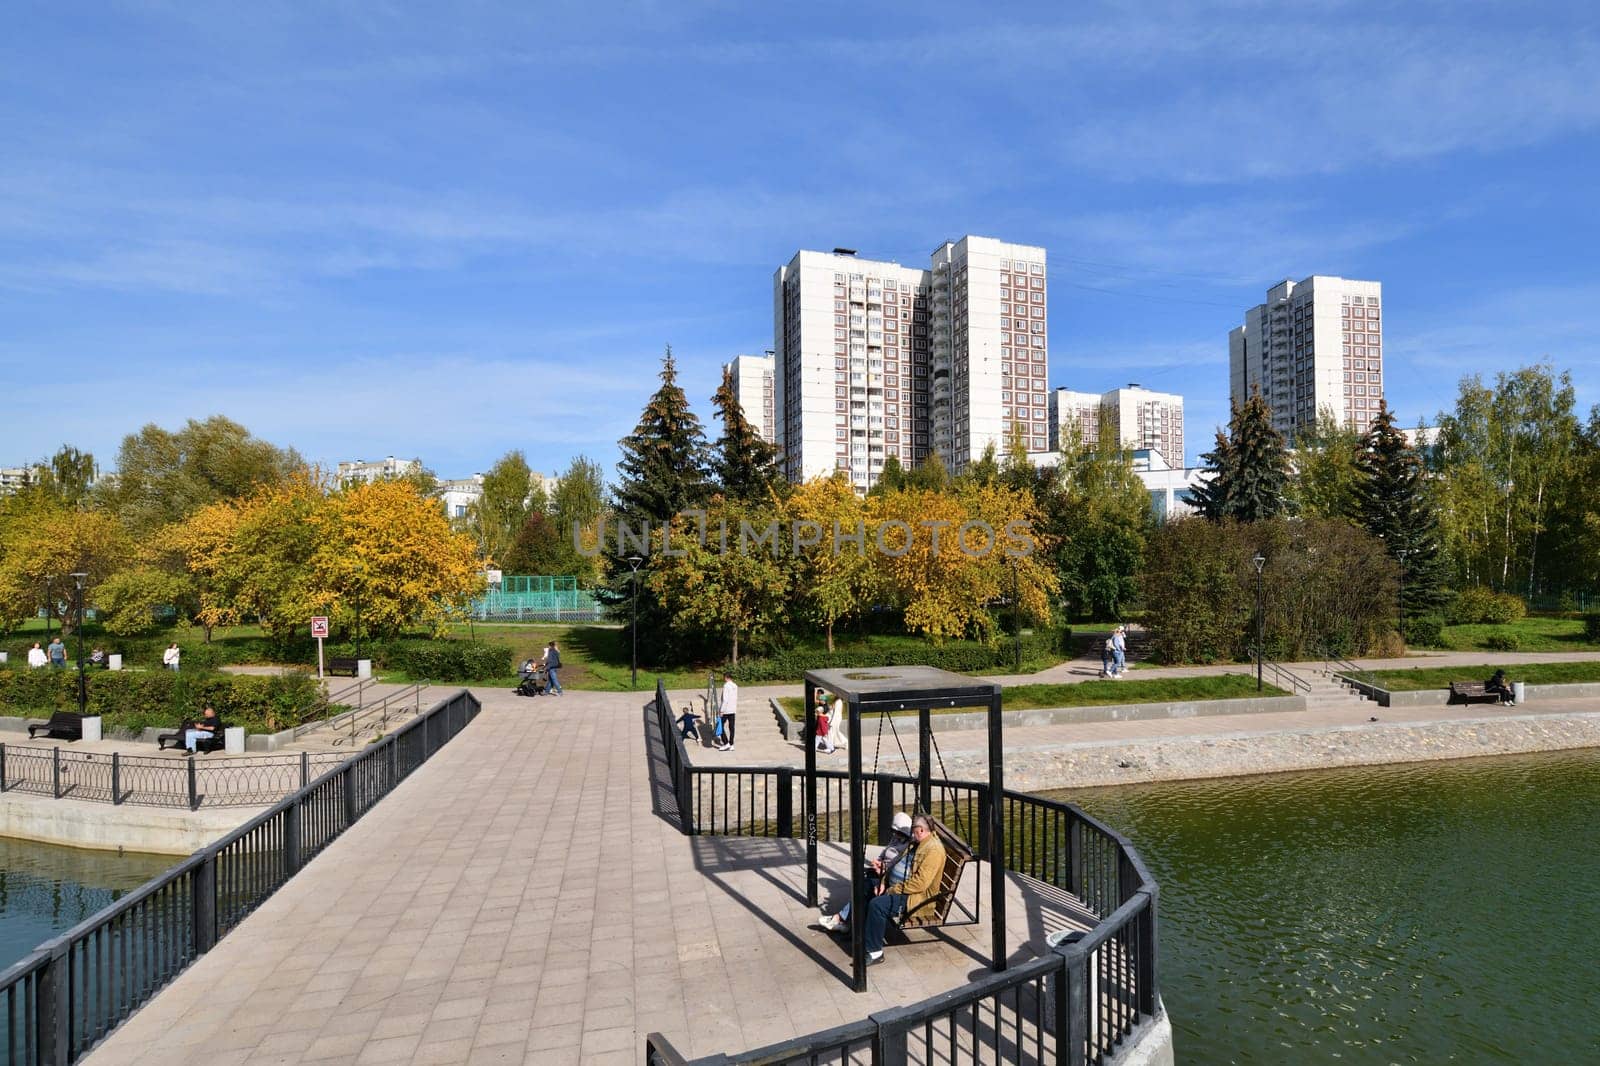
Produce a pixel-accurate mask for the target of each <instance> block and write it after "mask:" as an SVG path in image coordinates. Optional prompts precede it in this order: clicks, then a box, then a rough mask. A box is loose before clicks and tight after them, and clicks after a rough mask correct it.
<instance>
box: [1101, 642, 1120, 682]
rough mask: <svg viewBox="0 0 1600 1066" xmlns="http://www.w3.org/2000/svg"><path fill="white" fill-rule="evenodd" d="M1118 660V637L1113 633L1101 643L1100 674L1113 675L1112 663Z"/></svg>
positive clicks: (1102, 675)
mask: <svg viewBox="0 0 1600 1066" xmlns="http://www.w3.org/2000/svg"><path fill="white" fill-rule="evenodd" d="M1116 661H1117V638H1116V635H1115V634H1113V635H1111V636H1109V637H1107V638H1106V639H1105V643H1103V644H1101V645H1100V676H1101V677H1111V676H1112V673H1111V664H1112V663H1114V662H1116Z"/></svg>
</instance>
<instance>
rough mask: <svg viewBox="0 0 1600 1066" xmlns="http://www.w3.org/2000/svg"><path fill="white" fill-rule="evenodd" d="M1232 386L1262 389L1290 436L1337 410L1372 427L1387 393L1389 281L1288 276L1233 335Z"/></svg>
mask: <svg viewBox="0 0 1600 1066" xmlns="http://www.w3.org/2000/svg"><path fill="white" fill-rule="evenodd" d="M1228 379H1229V393H1230V395H1231V396H1232V399H1233V402H1234V403H1235V404H1243V403H1244V402H1245V400H1247V399H1249V398H1250V394H1251V392H1252V391H1254V390H1255V389H1260V390H1261V396H1262V398H1263V399H1265V400H1266V402H1267V406H1268V407H1269V408H1270V409H1271V411H1272V424H1273V426H1274V427H1275V428H1277V430H1278V431H1279V432H1280V433H1282V434H1283V435H1284V437H1285V438H1286V439H1289V440H1291V441H1292V440H1293V439H1294V437H1295V435H1296V434H1298V433H1301V432H1305V431H1308V430H1310V429H1313V428H1314V427H1315V426H1316V421H1317V413H1318V412H1319V411H1321V410H1324V409H1326V410H1328V411H1331V412H1332V413H1333V415H1334V417H1335V418H1337V419H1338V420H1339V423H1340V425H1343V426H1347V427H1349V428H1351V429H1354V430H1356V431H1357V432H1365V430H1366V428H1367V426H1368V425H1369V424H1370V423H1371V422H1372V419H1373V416H1374V415H1376V414H1377V411H1378V405H1379V402H1380V401H1381V400H1382V399H1383V382H1384V366H1383V285H1382V283H1380V282H1376V281H1353V280H1350V279H1348V278H1340V277H1332V276H1329V275H1322V274H1317V275H1313V276H1311V277H1309V278H1306V279H1305V280H1304V281H1300V282H1293V281H1288V280H1285V281H1282V282H1279V283H1278V284H1277V285H1274V286H1273V287H1272V288H1271V289H1269V290H1267V301H1266V303H1263V304H1257V305H1256V306H1255V307H1252V308H1250V309H1249V310H1248V311H1246V312H1245V315H1244V325H1242V326H1237V327H1235V328H1234V329H1233V331H1232V332H1230V333H1229V334H1228Z"/></svg>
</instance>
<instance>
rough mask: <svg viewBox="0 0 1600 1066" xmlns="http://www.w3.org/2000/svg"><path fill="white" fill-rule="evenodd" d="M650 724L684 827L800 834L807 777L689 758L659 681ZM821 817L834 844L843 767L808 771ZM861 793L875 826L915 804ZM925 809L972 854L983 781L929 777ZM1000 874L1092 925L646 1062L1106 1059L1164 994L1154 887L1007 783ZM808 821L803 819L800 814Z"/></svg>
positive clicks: (983, 827) (1112, 846)
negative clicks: (849, 1012) (845, 1015)
mask: <svg viewBox="0 0 1600 1066" xmlns="http://www.w3.org/2000/svg"><path fill="white" fill-rule="evenodd" d="M655 704H656V719H657V722H658V724H659V726H660V729H661V736H662V739H663V741H664V744H665V748H666V753H667V755H666V758H667V765H668V767H669V770H670V772H671V777H672V781H673V785H674V793H675V795H676V799H677V806H678V817H679V826H680V828H681V829H682V830H683V832H684V833H685V834H686V835H690V836H694V835H709V836H757V837H794V836H796V835H797V834H796V832H795V829H796V820H795V812H796V811H797V810H798V811H801V812H802V813H803V810H804V799H803V797H802V796H801V791H802V788H803V784H804V778H805V775H804V773H803V772H802V771H799V770H796V769H793V768H790V767H756V766H692V765H690V764H689V761H688V755H687V753H686V752H685V750H684V747H683V742H682V740H681V739H680V738H679V737H678V736H677V734H676V731H675V730H673V729H672V718H671V715H672V708H671V705H670V703H669V701H668V700H667V696H666V691H665V688H664V687H663V686H662V685H661V684H660V683H659V682H658V683H657V685H656V701H655ZM817 776H818V778H819V780H818V788H817V808H818V810H817V825H818V829H819V833H820V835H821V837H822V839H825V840H837V839H840V838H841V837H842V836H844V833H845V831H846V830H847V829H848V825H849V820H848V816H849V813H850V812H849V810H848V796H849V793H848V789H847V788H846V787H845V786H846V784H847V779H848V775H847V774H845V773H844V772H843V771H839V770H819V771H818V772H817ZM867 782H868V788H867V791H866V793H865V795H864V797H863V802H865V803H866V804H867V805H868V807H869V812H868V814H869V816H872V815H875V816H876V822H877V825H878V828H879V832H880V834H881V835H882V836H887V835H888V830H889V825H890V820H891V819H892V818H893V817H894V812H895V811H896V810H901V809H905V808H908V807H910V806H912V805H913V804H914V803H915V801H916V784H917V783H916V779H915V778H914V777H909V776H904V775H897V774H872V775H869V776H868V778H867ZM932 784H933V790H934V792H933V803H934V811H933V813H934V814H936V815H938V816H939V817H940V818H941V819H942V820H944V821H945V822H946V823H947V824H950V825H952V826H955V827H957V831H958V832H960V831H962V830H961V827H962V826H971V827H974V830H975V835H976V837H977V839H976V840H975V841H974V843H975V847H976V851H977V853H978V854H979V855H980V856H986V855H988V854H989V846H988V840H987V839H986V834H987V826H988V824H989V819H988V818H987V817H986V815H987V813H988V804H989V803H990V802H991V797H990V796H989V789H988V786H987V785H986V784H979V783H976V782H965V781H948V780H935V781H933V782H932ZM1000 802H1002V803H1004V804H1005V811H1004V815H1005V817H1004V824H1005V839H1004V840H1003V841H1002V848H1003V854H1004V857H1005V862H1006V868H1007V869H1008V870H1010V871H1012V872H1014V873H1017V874H1020V875H1022V876H1024V877H1027V878H1030V879H1032V880H1034V881H1037V882H1039V883H1040V885H1041V887H1044V886H1048V887H1049V888H1053V889H1057V890H1060V891H1062V892H1067V893H1070V894H1072V895H1074V896H1076V897H1077V898H1078V899H1079V900H1080V901H1081V902H1082V903H1083V905H1084V907H1085V908H1086V909H1088V910H1089V911H1090V912H1091V913H1092V914H1093V915H1094V916H1095V918H1096V919H1097V921H1096V924H1095V926H1094V928H1093V929H1092V930H1090V931H1089V932H1087V933H1084V934H1080V935H1075V936H1073V937H1069V938H1068V939H1067V940H1066V941H1065V942H1063V943H1061V944H1060V945H1058V946H1056V947H1054V948H1053V949H1052V951H1051V953H1050V954H1048V955H1044V956H1041V957H1040V958H1037V959H1031V960H1029V961H1027V962H1025V963H1022V964H1020V965H1017V966H1013V967H1011V968H1010V969H1008V970H1006V971H1004V972H1002V973H998V974H990V975H987V976H985V977H982V978H979V979H977V980H974V981H972V982H970V983H968V984H966V985H963V986H962V987H960V988H958V989H954V990H952V991H950V992H946V993H943V994H941V995H938V996H935V997H933V998H931V999H928V1000H924V1001H923V1002H921V1003H917V1004H914V1005H911V1006H907V1007H900V1008H895V1009H893V1010H889V1011H883V1012H880V1013H878V1014H874V1015H872V1016H870V1017H868V1018H865V1019H862V1020H861V1021H858V1022H852V1023H850V1024H848V1025H843V1026H839V1027H837V1028H835V1029H829V1030H826V1031H824V1032H820V1033H812V1034H810V1035H808V1036H803V1037H798V1038H796V1039H794V1040H789V1041H784V1042H782V1043H779V1044H773V1045H771V1046H769V1047H765V1048H758V1049H756V1050H753V1051H745V1052H738V1053H730V1054H726V1055H716V1056H711V1057H708V1058H703V1059H694V1060H690V1059H686V1058H684V1057H683V1056H682V1055H680V1054H679V1053H678V1052H677V1051H676V1049H674V1048H673V1046H672V1044H671V1042H670V1041H669V1040H667V1039H666V1038H665V1037H663V1036H662V1035H661V1034H659V1033H651V1034H650V1035H649V1037H648V1038H647V1040H646V1045H645V1053H646V1059H647V1062H649V1063H650V1064H652V1066H712V1064H719V1066H722V1064H734V1063H761V1064H763V1066H767V1064H771V1066H777V1064H784V1063H796V1064H799V1063H806V1064H809V1066H822V1064H827V1066H833V1064H856V1063H861V1064H867V1063H870V1064H872V1066H890V1064H896V1066H897V1064H901V1063H912V1062H916V1063H934V1062H949V1063H960V1062H980V1061H991V1060H994V1061H1003V1062H1021V1063H1067V1064H1070V1066H1080V1064H1090V1063H1101V1062H1104V1061H1106V1059H1107V1058H1108V1057H1109V1056H1110V1055H1112V1054H1113V1053H1114V1052H1115V1051H1116V1050H1117V1048H1118V1047H1119V1046H1120V1044H1121V1043H1122V1042H1123V1041H1124V1040H1126V1039H1127V1038H1128V1037H1129V1036H1130V1035H1131V1034H1132V1033H1133V1032H1134V1031H1135V1029H1136V1028H1138V1026H1139V1025H1140V1024H1141V1023H1142V1022H1144V1021H1147V1020H1149V1019H1153V1018H1154V1017H1155V1014H1156V1009H1157V1001H1158V994H1159V975H1158V968H1157V953H1158V943H1157V936H1156V901H1157V895H1158V887H1157V885H1156V882H1155V879H1154V878H1153V877H1151V876H1150V872H1149V870H1148V869H1146V867H1145V865H1144V861H1143V860H1142V859H1141V858H1140V857H1139V854H1138V852H1137V851H1136V850H1135V849H1134V847H1133V845H1132V844H1131V843H1129V841H1128V840H1127V838H1126V837H1124V836H1122V835H1121V834H1120V833H1117V832H1116V831H1114V830H1112V829H1110V828H1109V827H1107V826H1105V825H1104V824H1102V823H1101V822H1099V821H1097V820H1096V819H1094V818H1092V817H1090V816H1089V815H1088V814H1086V813H1084V812H1083V811H1082V810H1080V809H1079V808H1077V807H1075V806H1073V805H1072V804H1069V803H1059V802H1056V801H1055V800H1049V799H1044V798H1043V797H1040V796H1034V795H1031V794H1029V793H1026V792H1012V791H1010V790H1009V789H1008V790H1006V792H1005V793H1004V795H1003V796H1001V798H1000ZM802 820H803V819H802Z"/></svg>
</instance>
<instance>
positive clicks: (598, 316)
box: [0, 0, 1600, 476]
mask: <svg viewBox="0 0 1600 1066" xmlns="http://www.w3.org/2000/svg"><path fill="white" fill-rule="evenodd" d="M1004 10H1005V14H1004V15H996V16H990V15H987V14H984V13H982V12H981V11H980V9H979V6H978V5H971V4H953V5H943V4H937V3H932V4H930V3H923V4H918V5H915V6H910V7H908V6H905V5H860V4H839V5H832V4H827V5H823V4H805V5H770V4H748V5H747V4H731V3H728V4H692V3H656V4H648V3H647V4H625V3H617V4H593V3H588V4H550V3H535V4H481V3H470V2H467V3H452V4H423V3H405V4H399V3H396V4H382V3H322V4H299V3H292V2H280V0H260V2H257V3H253V4H184V3H176V2H173V3H161V2H145V3H116V2H108V3H103V4H97V5H82V4H75V3H63V2H50V3H27V2H24V3H13V4H11V5H8V9H7V17H6V23H7V29H6V33H5V34H4V35H3V38H0V135H3V136H0V465H12V464H13V463H20V462H24V461H28V460H32V459H36V458H40V457H43V456H46V455H48V454H50V453H51V452H53V451H54V450H55V449H56V447H58V446H59V445H60V444H62V443H63V442H69V443H72V444H74V445H76V446H78V447H82V448H86V449H90V450H92V451H94V452H95V453H96V455H97V456H99V457H100V458H101V460H102V462H103V463H106V464H109V463H110V461H111V460H112V459H113V457H114V455H115V451H116V447H117V443H118V441H119V440H120V439H121V437H122V436H123V435H124V434H125V433H128V432H131V431H133V430H135V429H137V428H138V427H139V426H140V425H143V424H145V423H147V422H156V423H158V424H161V425H164V426H169V427H175V426H177V425H179V424H181V422H182V421H183V420H184V419H185V418H189V417H204V416H206V415H209V414H213V413H221V414H226V415H228V416H230V417H232V418H235V419H237V420H239V421H241V422H243V423H244V424H245V425H247V426H249V427H250V428H251V429H252V430H254V431H255V432H256V433H258V434H259V435H261V436H264V437H266V438H268V439H270V440H272V441H274V442H277V443H280V444H290V445H294V446H295V447H297V448H299V449H300V451H301V452H302V453H304V454H305V455H306V456H308V457H309V458H313V459H317V460H321V461H324V462H328V463H332V462H336V461H337V460H339V459H342V458H352V457H361V458H381V457H382V456H384V455H388V454H395V455H405V456H410V455H416V456H420V457H421V458H422V459H423V460H424V461H425V462H426V463H427V464H428V465H429V466H430V467H432V468H433V469H434V470H436V471H437V472H438V473H440V474H441V475H445V476H458V475H462V474H467V473H471V472H472V471H474V470H482V469H484V468H486V467H487V466H488V464H489V463H491V462H492V461H493V460H494V459H495V458H496V457H497V456H499V455H500V454H502V453H503V452H504V451H506V450H507V449H508V448H513V447H520V448H522V449H523V450H524V451H525V452H526V453H527V455H528V458H529V460H530V462H531V463H532V464H533V465H534V466H535V467H536V468H538V469H544V470H547V471H548V470H556V469H559V468H560V467H562V466H564V465H565V464H566V462H567V460H568V459H569V458H570V457H571V456H572V455H574V454H577V453H584V454H588V455H590V456H592V457H594V458H597V459H600V460H601V461H602V462H604V463H605V464H607V466H608V467H609V465H610V464H611V463H612V462H613V461H614V460H615V457H616V441H617V439H618V438H619V437H621V436H622V435H623V434H624V433H626V432H627V431H628V430H629V429H630V428H631V426H632V425H633V423H634V421H635V420H636V418H637V416H638V412H639V408H640V406H641V405H642V403H643V401H644V399H645V397H646V396H647V395H648V394H649V392H650V391H651V389H652V388H653V387H654V385H655V378H654V375H655V372H656V370H657V367H658V365H659V359H660V355H661V351H662V348H663V346H664V345H666V344H671V345H672V346H673V349H674V351H675V352H676V353H677V355H678V357H679V360H680V365H681V368H682V381H683V383H684V385H685V387H686V388H687V389H688V390H689V392H690V395H691V397H692V398H693V399H694V401H695V403H696V406H697V408H698V409H699V410H700V412H701V414H702V417H707V416H709V414H710V404H709V396H710V393H711V391H712V389H713V388H714V387H715V381H716V376H717V367H718V365H719V364H720V363H721V362H722V361H724V360H725V359H727V358H728V357H730V356H731V355H733V354H736V353H739V352H747V351H748V352H759V351H760V350H762V349H763V348H766V347H769V346H770V345H771V343H772V339H771V338H772V296H771V278H772V272H773V270H774V269H775V268H776V267H777V266H778V265H779V264H781V263H783V262H786V261H787V260H788V259H789V258H790V256H792V255H793V253H794V251H795V250H796V249H798V248H802V247H804V248H821V249H827V248H831V247H833V246H835V245H847V246H850V247H854V248H858V249H860V250H861V252H862V253H863V254H864V255H871V256H874V257H881V258H892V259H898V260H899V261H901V262H903V263H907V264H915V265H919V266H920V265H924V264H925V263H926V262H927V255H928V253H929V251H930V250H931V249H932V248H933V247H934V246H935V245H936V244H938V243H940V242H941V241H943V240H945V239H946V238H955V237H959V236H960V235H962V234H964V233H978V234H984V235H990V236H995V237H1000V238H1002V239H1006V240H1013V241H1019V242H1028V243H1037V244H1043V245H1045V246H1046V247H1047V248H1048V249H1049V254H1050V265H1051V282H1050V283H1051V320H1050V350H1051V367H1050V371H1051V379H1052V380H1051V384H1052V385H1069V386H1072V387H1074V388H1080V389H1103V388H1108V387H1111V386H1114V385H1117V384H1121V383H1125V382H1129V381H1138V382H1142V383H1144V384H1146V385H1148V386H1150V387H1152V388H1162V389H1167V390H1171V391H1176V392H1180V393H1182V394H1184V396H1185V397H1186V400H1187V404H1188V411H1189V416H1188V433H1189V452H1190V457H1191V458H1192V457H1193V456H1194V455H1195V454H1196V453H1198V452H1199V451H1201V450H1204V448H1205V447H1206V446H1207V445H1208V439H1209V436H1210V431H1211V428H1212V427H1213V426H1214V425H1215V423H1216V422H1217V421H1218V420H1220V419H1222V418H1224V417H1225V415H1226V408H1227V384H1226V383H1227V372H1226V359H1227V331H1228V329H1229V328H1230V327H1232V326H1233V325H1236V324H1238V322H1239V321H1241V319H1242V314H1243V311H1244V309H1245V307H1246V306H1247V305H1249V304H1253V303H1256V302H1259V301H1260V300H1261V299H1262V298H1263V296H1264V294H1265V291H1266V289H1267V287H1268V286H1270V285H1271V284H1273V283H1275V282H1277V281H1278V280H1280V279H1282V278H1285V277H1290V278H1295V279H1299V278H1301V277H1303V276H1305V275H1307V274H1311V273H1327V274H1343V275H1345V276H1349V277H1358V278H1376V279H1378V280H1381V281H1382V282H1383V283H1384V286H1385V288H1384V295H1385V299H1386V303H1387V314H1386V320H1385V337H1386V341H1387V346H1388V352H1389V356H1388V363H1389V382H1388V390H1389V397H1390V402H1391V404H1392V405H1393V406H1394V407H1396V408H1397V409H1398V410H1399V412H1400V414H1401V416H1402V418H1403V419H1404V420H1405V421H1406V422H1408V423H1411V422H1415V421H1416V420H1417V419H1418V418H1419V417H1427V418H1429V419H1430V420H1431V418H1432V416H1433V414H1434V413H1435V412H1436V411H1438V410H1439V409H1440V408H1441V407H1444V406H1448V405H1449V403H1450V402H1451V400H1452V398H1453V396H1454V393H1455V384H1456V381H1457V379H1458V378H1459V377H1460V376H1461V375H1462V374H1464V373H1470V372H1474V371H1481V372H1483V373H1485V374H1492V373H1493V371H1495V370H1497V369H1502V368H1510V367H1515V366H1518V365H1522V364H1524V363H1527V362H1532V361H1536V360H1541V359H1548V360H1551V361H1553V362H1554V363H1556V364H1557V365H1558V366H1560V367H1564V368H1567V369H1570V370H1571V371H1572V372H1573V375H1574V378H1575V380H1576V382H1577V384H1578V388H1579V399H1580V403H1581V404H1582V405H1583V407H1584V408H1585V409H1587V407H1588V406H1589V405H1590V404H1593V403H1597V402H1600V355H1597V352H1600V346H1597V344H1596V341H1597V339H1600V257H1597V256H1596V254H1595V247H1596V238H1597V236H1600V227H1597V224H1596V223H1597V219H1600V206H1597V199H1596V197H1595V195H1594V190H1595V187H1596V173H1597V170H1600V151H1597V139H1596V132H1597V126H1600V92H1597V91H1596V86H1597V85H1600V19H1597V16H1596V14H1595V13H1594V9H1593V8H1591V7H1590V6H1589V5H1580V4H1544V3H1516V4H1501V3H1495V4H1490V3H1475V2H1472V0H1454V2H1451V3H1428V2H1409V3H1404V4H1394V5H1389V4H1383V5H1378V4H1356V3H1339V2H1336V0H1335V2H1325V3H1320V4H1300V5H1288V4H1282V3H1272V4H1267V3H1251V2H1234V3H1222V4H1209V5H1202V4H1193V3H1164V2H1161V0H1154V2H1150V3H1140V4H1129V5H1117V4H1093V3H1090V4H1081V3H1080V4H1072V5H1061V4H1048V5H1040V6H1037V7H1029V6H1027V5H1006V6H1005V8H1004Z"/></svg>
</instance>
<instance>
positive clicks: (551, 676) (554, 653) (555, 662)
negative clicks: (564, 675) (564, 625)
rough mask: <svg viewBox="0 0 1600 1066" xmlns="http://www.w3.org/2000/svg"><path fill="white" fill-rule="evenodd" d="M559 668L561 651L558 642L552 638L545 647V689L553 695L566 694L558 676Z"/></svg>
mask: <svg viewBox="0 0 1600 1066" xmlns="http://www.w3.org/2000/svg"><path fill="white" fill-rule="evenodd" d="M559 669H561V652H560V650H559V649H557V648H556V642H555V641H553V640H552V641H551V642H550V644H549V646H547V647H546V648H545V649H544V676H545V691H546V692H548V693H549V694H550V695H552V696H564V695H566V691H565V690H564V689H563V688H562V687H561V682H560V680H558V679H557V678H556V671H557V670H559Z"/></svg>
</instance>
